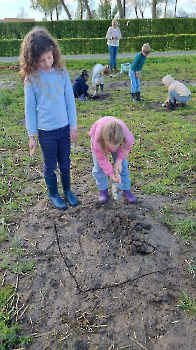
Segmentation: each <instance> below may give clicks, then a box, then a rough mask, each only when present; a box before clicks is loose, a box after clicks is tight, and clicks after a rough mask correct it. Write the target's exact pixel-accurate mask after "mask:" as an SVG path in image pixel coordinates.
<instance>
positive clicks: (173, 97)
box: [168, 90, 180, 104]
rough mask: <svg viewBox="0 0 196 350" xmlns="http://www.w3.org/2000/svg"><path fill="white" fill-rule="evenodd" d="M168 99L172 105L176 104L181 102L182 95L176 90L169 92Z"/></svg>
mask: <svg viewBox="0 0 196 350" xmlns="http://www.w3.org/2000/svg"><path fill="white" fill-rule="evenodd" d="M168 97H169V100H170V102H171V103H172V104H175V102H176V101H178V102H180V95H179V94H178V93H177V92H175V91H174V90H169V91H168Z"/></svg>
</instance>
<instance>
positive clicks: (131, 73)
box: [129, 69, 136, 94]
mask: <svg viewBox="0 0 196 350" xmlns="http://www.w3.org/2000/svg"><path fill="white" fill-rule="evenodd" d="M129 77H130V80H131V93H134V94H135V92H136V76H135V72H134V71H133V70H131V69H130V71H129Z"/></svg>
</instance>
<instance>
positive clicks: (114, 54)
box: [108, 45, 118, 68]
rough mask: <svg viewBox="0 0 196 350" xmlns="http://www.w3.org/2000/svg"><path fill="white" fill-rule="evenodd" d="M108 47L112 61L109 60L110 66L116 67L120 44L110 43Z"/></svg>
mask: <svg viewBox="0 0 196 350" xmlns="http://www.w3.org/2000/svg"><path fill="white" fill-rule="evenodd" d="M108 49H109V54H110V62H109V66H110V68H112V67H114V68H116V65H117V60H116V57H117V53H118V46H111V45H108Z"/></svg>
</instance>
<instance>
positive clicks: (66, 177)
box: [60, 172, 78, 206]
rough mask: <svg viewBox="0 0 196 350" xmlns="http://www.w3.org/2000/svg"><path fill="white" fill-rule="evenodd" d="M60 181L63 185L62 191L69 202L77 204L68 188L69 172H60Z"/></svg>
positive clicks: (75, 198)
mask: <svg viewBox="0 0 196 350" xmlns="http://www.w3.org/2000/svg"><path fill="white" fill-rule="evenodd" d="M60 177H61V182H62V186H63V192H64V194H65V196H66V199H67V200H68V202H69V204H70V205H72V206H74V205H77V204H78V200H77V197H76V196H75V194H73V192H72V191H71V190H70V172H68V173H66V174H63V173H61V172H60Z"/></svg>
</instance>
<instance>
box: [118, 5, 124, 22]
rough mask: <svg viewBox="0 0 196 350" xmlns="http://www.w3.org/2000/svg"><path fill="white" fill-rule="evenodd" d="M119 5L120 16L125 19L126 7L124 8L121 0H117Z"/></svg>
mask: <svg viewBox="0 0 196 350" xmlns="http://www.w3.org/2000/svg"><path fill="white" fill-rule="evenodd" d="M117 6H118V11H119V17H120V19H124V9H123V6H122V3H121V0H117Z"/></svg>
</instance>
